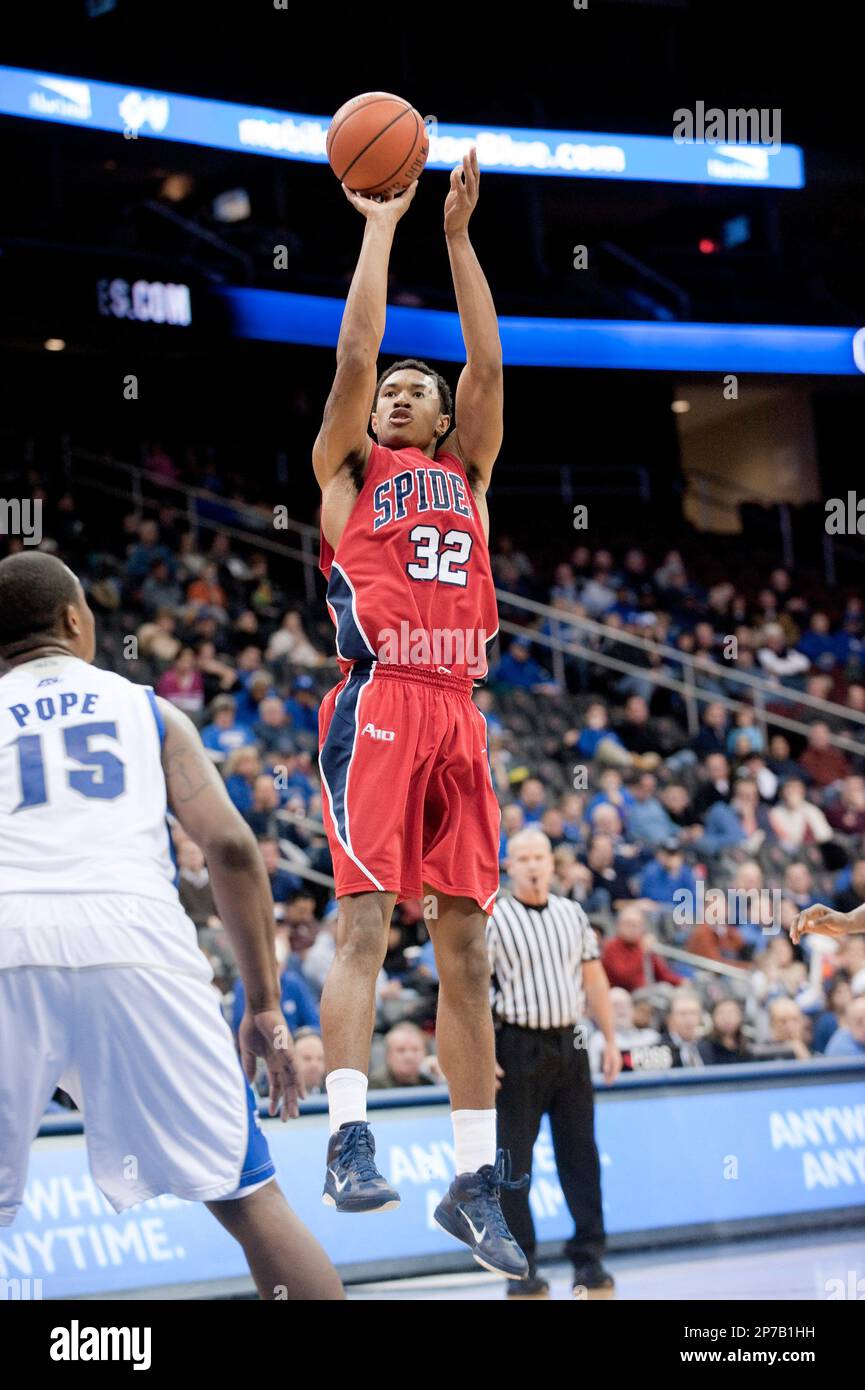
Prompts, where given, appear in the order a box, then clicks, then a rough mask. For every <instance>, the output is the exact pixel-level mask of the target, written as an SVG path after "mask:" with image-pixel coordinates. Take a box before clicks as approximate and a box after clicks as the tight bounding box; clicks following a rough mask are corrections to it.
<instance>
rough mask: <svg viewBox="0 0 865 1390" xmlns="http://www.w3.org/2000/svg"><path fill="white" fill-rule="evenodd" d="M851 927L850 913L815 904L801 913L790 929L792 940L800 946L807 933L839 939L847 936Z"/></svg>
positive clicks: (795, 944)
mask: <svg viewBox="0 0 865 1390" xmlns="http://www.w3.org/2000/svg"><path fill="white" fill-rule="evenodd" d="M851 927H852V923H851V921H850V913H849V912H836V911H835V909H834V908H833V907H824V905H823V903H813V904H812V905H811V907H806V908H805V911H804V912H800V913H799V916H798V917H797V918H796V920H795V922H794V923H793V925H792V927H791V928H790V939H791V941H792V942H793V945H794V946H798V944H799V942H800V941H801V940H802V937H803V936H804V935H805V933H806V932H813V933H815V934H816V935H817V936H833V937H839V936H846V935H847V934H848V932H849V931H850V930H851Z"/></svg>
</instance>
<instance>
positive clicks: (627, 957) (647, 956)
mask: <svg viewBox="0 0 865 1390" xmlns="http://www.w3.org/2000/svg"><path fill="white" fill-rule="evenodd" d="M653 944H654V942H653V939H652V937H650V936H649V933H648V928H647V924H646V914H645V912H644V911H643V909H642V907H640V906H639V904H637V903H633V904H631V905H629V906H625V907H623V908H621V910H620V911H619V913H618V916H617V917H616V935H615V936H614V937H611V938H609V939H608V940H607V941H605V942H604V946H603V950H602V951H601V960H602V962H603V966H604V969H605V971H606V972H607V977H608V979H609V981H610V984H611V985H618V986H619V987H620V988H621V989H626V990H628V991H629V992H632V991H633V990H635V989H643V988H644V987H645V986H646V985H651V984H657V983H660V984H668V985H679V984H681V982H682V977H681V976H680V975H677V974H676V972H675V971H674V970H671V969H670V968H669V966H668V965H667V964H666V962H665V961H664V959H663V957H662V956H659V955H656V954H655V953H654V952H653V951H652V949H651V947H652V945H653Z"/></svg>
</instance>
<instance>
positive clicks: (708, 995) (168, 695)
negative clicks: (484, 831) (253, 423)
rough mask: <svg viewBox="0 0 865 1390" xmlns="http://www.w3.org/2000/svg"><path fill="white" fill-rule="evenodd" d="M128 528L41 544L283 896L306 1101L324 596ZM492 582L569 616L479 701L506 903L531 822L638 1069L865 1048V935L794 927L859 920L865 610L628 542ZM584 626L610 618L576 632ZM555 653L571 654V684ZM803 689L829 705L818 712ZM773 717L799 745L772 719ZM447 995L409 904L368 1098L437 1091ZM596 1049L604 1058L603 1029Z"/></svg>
mask: <svg viewBox="0 0 865 1390" xmlns="http://www.w3.org/2000/svg"><path fill="white" fill-rule="evenodd" d="M118 534H119V538H118V542H117V544H116V545H114V546H113V547H111V546H108V545H106V546H105V547H103V548H101V549H96V548H95V547H93V546H92V545H90V544H88V543H87V541H86V525H85V521H84V519H83V518H81V517H79V515H78V504H77V502H76V500H75V498H74V497H72V496H71V495H68V496H67V497H66V498H64V499H63V502H62V505H60V506H58V507H57V508H56V509H55V512H54V527H53V528H52V527H51V526H50V525H49V527H48V529H47V535H46V540H45V541H44V542H43V544H45V545H46V546H47V547H49V548H52V547H53V548H55V549H56V550H58V552H59V553H61V555H64V556H66V555H68V556H69V558H70V559H71V560H73V561H74V562H75V563H76V565H77V568H78V570H79V572H80V574H81V577H82V580H83V582H84V583H85V587H86V588H87V590H88V594H89V597H90V600H91V603H92V605H93V607H94V608H95V610H96V611H97V616H98V619H99V632H100V643H101V645H100V651H99V655H98V658H97V659H98V660H99V661H100V663H101V664H113V665H114V666H115V667H116V669H118V670H120V671H121V672H122V673H124V674H127V675H130V676H131V677H132V678H133V679H138V680H144V681H148V682H150V683H152V684H153V685H154V686H155V688H156V690H157V691H158V693H159V694H160V695H162V696H164V698H165V699H167V700H170V701H172V702H173V703H174V704H176V705H177V706H178V707H179V708H181V709H183V710H185V711H186V713H187V714H189V715H190V716H191V717H192V719H193V720H194V721H195V722H196V724H197V725H198V726H199V727H200V729H201V734H202V739H203V742H204V745H205V748H206V749H207V751H208V754H209V756H210V757H211V758H212V759H213V761H214V763H215V764H216V765H217V766H218V767H219V768H220V771H221V773H222V775H223V777H224V779H225V784H226V787H227V790H228V793H229V795H230V797H231V799H232V801H233V802H234V804H235V805H236V806H237V808H238V810H239V812H240V813H241V815H242V816H243V817H244V818H245V820H246V821H247V822H248V824H249V825H250V826H251V828H252V829H253V831H254V833H255V835H256V838H257V840H258V843H259V846H260V849H261V854H262V858H263V861H264V863H265V866H266V868H267V872H268V875H269V877H270V882H271V887H272V890H273V898H274V904H275V919H276V942H277V953H278V958H279V962H280V967H281V972H282V974H281V979H282V1003H283V1010H284V1012H285V1015H286V1019H287V1021H288V1024H289V1026H290V1028H291V1030H292V1032H293V1034H294V1035H295V1038H296V1040H297V1041H298V1043H299V1044H300V1043H302V1044H303V1048H302V1055H303V1070H304V1075H305V1078H306V1080H307V1086H308V1089H310V1090H312V1091H315V1090H317V1089H321V1086H322V1084H323V1068H324V1062H323V1054H322V1051H321V1044H320V1038H319V1035H318V1026H319V1000H320V997H321V991H322V987H323V984H324V980H325V978H326V975H327V971H328V968H329V966H330V963H331V961H332V959H333V955H334V951H335V914H336V904H335V901H334V900H333V896H332V892H331V889H330V888H329V886H328V878H329V876H330V874H331V869H332V866H331V862H330V855H329V851H328V847H327V842H326V838H325V836H324V833H323V826H322V815H323V810H322V793H321V787H320V781H319V776H318V769H317V761H316V748H317V729H318V705H319V702H320V699H321V696H322V693H323V692H324V690H325V689H327V688H328V686H330V685H332V684H333V683H334V682H335V680H336V679H337V678H338V670H337V668H336V665H335V661H334V656H333V646H332V637H331V634H330V630H329V622H328V619H327V615H326V613H325V611H324V607H323V604H320V603H318V604H316V603H309V602H308V601H306V600H304V601H301V600H300V599H299V598H298V597H297V589H296V586H294V588H292V586H291V584H290V583H289V582H288V581H287V580H286V579H285V577H284V574H283V572H282V570H281V568H280V565H279V559H278V556H276V557H275V558H274V557H273V556H272V554H270V553H265V552H264V551H262V550H260V549H258V550H257V549H256V548H255V546H254V544H253V545H246V544H239V543H236V542H235V541H233V540H232V539H231V538H230V537H229V536H228V535H227V534H225V533H224V532H220V531H219V530H217V531H216V532H215V534H212V533H211V532H208V531H206V530H204V529H198V530H197V531H195V530H192V529H190V528H189V526H188V525H187V524H186V521H185V518H184V516H183V514H182V513H178V512H175V511H174V510H173V509H172V508H171V507H170V506H165V505H160V506H159V508H158V509H156V514H155V515H154V514H153V510H152V509H151V510H150V511H148V513H147V514H144V513H142V512H140V511H132V512H130V513H129V514H128V515H127V516H125V517H124V518H123V521H122V525H121V526H120V527H119V528H118ZM13 544H14V543H13ZM493 567H494V572H495V577H496V582H497V585H498V586H499V588H500V589H502V590H504V591H507V592H510V593H513V594H515V595H525V596H529V597H534V598H538V597H540V598H541V599H543V600H546V601H547V602H548V603H549V604H551V605H552V607H553V608H554V609H555V610H556V612H557V616H556V618H555V619H554V620H549V621H541V620H538V621H536V622H533V623H532V624H531V626H532V627H533V629H534V631H530V632H528V633H527V634H526V635H525V636H524V637H521V638H517V639H514V640H512V641H511V642H510V644H509V645H508V646H507V648H506V649H505V650H504V651H503V652H501V654H500V655H499V656H498V658H497V660H496V661H495V664H494V665H493V666H492V668H491V671H490V678H489V682H488V683H487V685H485V686H484V687H483V688H482V689H479V690H477V691H476V699H477V703H478V706H479V708H480V709H481V712H482V713H483V715H484V717H485V720H486V722H487V729H488V735H489V749H490V762H491V769H492V774H493V779H494V785H495V786H496V789H497V792H498V795H499V799H500V802H501V805H502V833H501V862H502V873H503V886H504V887H505V888H506V887H507V841H508V838H509V836H510V835H512V834H513V833H515V832H516V831H517V830H519V829H521V828H522V827H523V826H526V825H539V826H540V827H541V828H542V829H543V830H544V831H545V832H546V834H547V835H548V836H549V838H550V841H551V843H552V845H553V849H554V856H555V864H556V877H555V882H554V891H556V892H559V893H562V894H564V895H566V896H568V897H570V898H573V899H574V900H575V901H577V902H579V903H581V904H582V906H583V907H584V908H585V910H586V912H587V913H588V915H589V918H590V920H591V921H592V923H593V925H594V926H595V927H596V929H597V930H598V931H599V932H600V933H601V935H602V937H603V961H604V965H605V968H606V970H607V973H608V976H609V978H610V982H611V985H612V986H613V997H614V1002H615V1007H616V1019H617V1027H618V1032H619V1035H620V1039H619V1040H620V1046H621V1048H622V1051H623V1053H624V1054H625V1055H626V1067H631V1068H632V1069H637V1068H641V1067H642V1068H646V1067H662V1066H700V1065H714V1064H719V1063H728V1062H733V1061H736V1062H741V1061H746V1060H749V1059H755V1058H773V1057H784V1058H799V1059H804V1058H807V1057H810V1056H813V1055H815V1054H825V1055H828V1056H842V1055H856V1056H859V1055H865V938H862V937H858V938H857V937H853V938H850V939H849V940H847V941H846V942H844V943H841V944H838V943H835V942H832V941H827V940H826V939H824V938H817V937H808V938H806V939H805V940H804V942H803V944H802V946H801V947H796V948H794V947H793V946H792V945H791V943H790V939H789V936H788V935H787V928H789V926H790V923H791V922H792V920H793V918H794V917H795V915H796V913H797V912H798V911H800V910H801V909H802V908H803V907H806V906H808V905H810V904H811V903H813V902H815V901H818V900H819V901H822V902H825V903H828V904H831V905H834V906H837V907H840V908H843V909H845V910H846V909H848V908H849V907H850V906H853V905H856V904H858V903H859V902H860V901H862V899H863V897H865V746H863V750H862V753H861V754H859V753H857V752H856V751H844V750H842V749H839V748H838V747H837V746H836V744H835V742H834V739H833V735H834V734H835V733H837V732H838V731H840V730H841V729H842V726H843V725H844V720H843V717H842V713H843V707H846V710H847V711H852V712H854V713H855V712H863V713H865V681H863V674H865V605H863V603H862V600H860V599H858V598H855V597H851V598H844V597H840V598H839V600H838V602H837V604H836V605H835V606H834V607H833V608H832V609H831V610H830V609H828V608H827V609H823V608H817V609H814V608H812V607H811V605H810V604H809V602H808V600H807V598H806V597H805V596H804V595H803V594H802V593H800V592H799V591H798V590H797V586H796V585H795V583H794V581H793V579H792V577H791V576H790V575H789V574H788V573H787V572H786V571H785V570H775V571H774V572H773V573H771V574H770V575H769V576H768V579H767V580H766V582H765V585H764V586H763V587H762V588H758V589H757V590H756V592H755V593H754V594H753V595H746V594H745V593H743V592H740V591H739V590H738V589H737V588H736V586H735V585H734V584H733V583H731V582H723V583H716V584H713V585H710V586H709V587H703V586H702V585H701V584H700V582H699V581H698V580H697V579H696V578H694V577H693V576H692V575H691V574H690V573H689V571H688V569H687V568H686V565H685V563H684V561H683V559H682V557H681V555H679V554H678V553H677V552H669V553H668V554H666V555H665V556H664V557H663V558H662V559H661V561H660V563H658V564H656V565H655V566H654V567H653V566H652V564H651V563H650V560H649V557H648V555H647V554H646V552H645V551H643V550H639V549H630V550H628V551H627V552H626V553H625V554H624V555H623V556H622V558H621V560H620V561H617V560H616V559H615V558H614V556H613V555H612V553H611V552H610V551H608V550H594V551H592V550H591V549H590V548H589V547H588V546H584V545H581V546H578V547H577V549H576V550H575V551H574V553H573V554H572V556H571V557H570V559H569V560H567V561H563V562H562V563H560V564H558V565H557V566H556V567H555V571H554V573H553V575H552V581H553V582H552V584H551V586H550V585H548V584H547V583H546V582H545V580H544V577H543V574H542V572H541V570H540V569H539V568H537V566H536V564H535V563H534V562H533V561H532V560H531V559H530V558H529V556H528V555H526V554H524V553H522V552H521V551H519V550H518V549H517V548H516V546H515V545H514V544H513V543H512V542H511V541H510V540H509V539H508V538H506V537H505V538H502V539H501V540H500V541H499V543H498V545H497V547H496V549H495V551H494V554H493ZM558 614H560V615H561V616H558ZM583 618H586V619H590V620H591V622H592V624H596V625H597V626H593V627H591V628H590V629H589V631H588V634H587V631H586V629H585V628H584V627H582V626H579V625H578V620H580V619H583ZM623 633H630V634H634V635H639V636H646V637H650V638H653V639H655V641H656V642H657V643H659V644H661V645H663V646H664V647H665V648H666V652H665V653H661V652H658V653H653V652H651V651H647V650H646V649H644V648H636V647H634V646H633V645H629V644H625V643H624V642H622V640H621V637H622V634H623ZM547 636H555V637H558V638H559V639H561V640H565V641H567V640H568V638H569V637H571V638H573V639H574V640H577V641H579V642H580V644H581V646H582V647H583V648H584V651H583V652H582V653H581V654H579V655H573V656H572V655H568V656H566V657H565V659H564V661H563V663H562V668H561V670H560V671H559V672H558V676H557V675H555V674H554V672H553V670H552V669H551V667H552V663H551V662H550V658H549V648H548V647H545V646H544V638H545V637H547ZM597 654H600V655H606V656H614V657H618V658H621V659H622V660H623V661H625V662H627V663H629V664H630V665H632V666H634V667H636V668H637V672H636V673H634V672H631V673H629V674H622V673H621V672H620V671H618V670H617V669H616V668H614V667H609V666H607V665H605V664H603V663H602V662H599V661H597V660H595V659H594V658H595V656H596V655H597ZM686 657H692V658H694V664H693V668H692V680H693V683H694V684H695V685H696V687H697V688H699V689H700V691H701V692H702V696H703V698H702V700H701V702H700V705H699V708H700V719H699V728H698V729H697V730H696V731H694V729H693V728H689V727H688V721H687V713H688V710H687V706H686V703H685V701H684V699H683V697H682V695H681V692H678V691H677V690H675V689H671V688H669V687H665V686H664V685H658V684H656V682H655V680H654V679H653V678H654V677H655V676H657V675H659V674H660V675H663V676H666V677H668V678H670V679H672V680H674V681H675V680H681V679H682V676H683V670H684V661H683V659H684V658H686ZM736 671H738V672H742V671H744V672H746V673H748V672H750V673H753V674H756V675H760V676H763V677H764V678H766V679H767V680H768V681H769V682H770V683H771V689H770V691H769V693H768V696H767V699H766V701H765V703H764V707H763V708H758V707H757V706H755V705H752V704H750V703H749V702H748V700H747V698H746V699H745V702H744V707H743V708H741V709H739V710H738V711H735V712H734V711H731V710H730V709H729V708H728V707H727V705H726V704H725V700H726V699H729V698H731V697H732V698H734V699H737V700H742V698H743V690H742V687H741V685H739V684H737V683H736V682H735V680H734V679H733V675H734V673H735V672H736ZM745 694H746V695H747V692H745ZM803 695H806V696H814V697H817V698H818V699H819V700H823V701H829V702H832V703H833V704H834V705H837V706H841V707H842V711H833V710H826V711H824V710H818V711H817V713H818V714H819V717H815V709H814V707H813V706H811V705H810V704H809V703H807V702H806V701H804V700H803V699H802V696H803ZM781 714H784V715H786V716H787V717H788V718H792V719H796V720H799V721H801V722H803V723H805V724H807V725H808V732H807V735H804V734H803V735H799V734H793V733H791V732H790V731H785V730H784V729H783V728H781V727H780V726H778V725H777V724H773V716H776V715H781ZM847 731H848V732H849V730H847ZM172 835H173V839H174V844H175V850H176V855H177V862H178V873H179V889H180V895H181V900H182V902H183V904H184V906H185V908H186V910H187V912H188V913H189V915H190V916H191V918H192V920H193V921H194V922H195V924H196V927H197V929H198V932H199V941H200V945H201V948H202V949H203V950H204V951H205V952H206V954H207V955H208V957H209V959H210V960H211V963H212V965H213V968H214V973H215V982H216V985H217V987H218V988H219V989H220V990H221V991H222V994H223V996H224V1003H225V1010H226V1015H227V1017H228V1018H229V1019H230V1020H231V1022H232V1024H233V1026H234V1027H236V1026H237V1023H238V1021H239V1018H240V1016H241V1013H242V1008H243V989H242V985H241V984H240V982H239V980H238V978H237V971H236V964H235V961H234V957H233V953H232V951H231V947H230V943H229V942H228V939H227V937H226V934H225V932H224V931H223V929H222V927H221V925H220V922H219V917H218V913H217V910H216V906H215V903H214V902H213V898H212V894H211V890H210V882H209V875H208V871H207V866H206V864H205V862H204V859H203V856H202V854H201V851H200V850H199V849H198V847H197V846H196V845H195V844H193V843H192V842H191V841H190V840H189V839H188V837H186V836H185V835H184V834H183V832H182V830H181V829H180V827H179V826H178V825H176V824H175V825H174V826H173V828H172ZM436 992H437V977H436V970H435V960H434V957H433V953H432V949H431V943H430V940H429V935H428V933H427V931H426V928H425V925H424V905H423V904H422V903H420V902H416V901H413V902H406V903H402V904H400V905H399V906H398V908H397V909H396V912H395V915H394V921H393V925H392V927H391V932H390V940H389V944H388V950H387V955H386V957H385V960H384V964H383V967H382V970H381V973H380V976H379V980H378V984H377V1019H376V1038H375V1041H374V1048H373V1065H372V1084H373V1085H374V1086H375V1085H381V1086H401V1085H403V1086H405V1085H424V1084H429V1083H430V1082H433V1081H436V1080H440V1079H441V1075H440V1072H439V1070H438V1066H437V1062H436V1058H435V1043H434V1032H435V1007H436ZM587 1043H588V1046H589V1048H590V1054H591V1056H592V1058H593V1059H595V1060H597V1059H598V1058H599V1056H600V1052H599V1047H598V1043H597V1039H596V1036H593V1034H592V1030H591V1028H589V1029H588V1031H587Z"/></svg>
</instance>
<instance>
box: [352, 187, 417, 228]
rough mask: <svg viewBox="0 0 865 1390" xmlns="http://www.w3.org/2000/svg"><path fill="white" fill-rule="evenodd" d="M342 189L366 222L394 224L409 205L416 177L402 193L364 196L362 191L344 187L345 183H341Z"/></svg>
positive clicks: (402, 215)
mask: <svg viewBox="0 0 865 1390" xmlns="http://www.w3.org/2000/svg"><path fill="white" fill-rule="evenodd" d="M342 191H343V193H344V194H345V196H346V198H348V201H349V202H350V203H351V205H352V207H355V208H357V210H358V212H359V213H361V214H362V215H363V216H364V217H365V218H366V220H367V222H378V223H381V225H382V226H395V225H396V223H397V222H398V221H399V219H400V218H401V217H404V216H405V214H406V213H407V212H408V209H409V207H410V206H411V203H412V200H413V198H414V195H415V193H416V192H417V179H415V180H414V182H413V183H410V184H409V186H408V188H407V189H406V190H405V192H404V193H394V194H390V195H385V194H378V195H377V196H376V197H374V198H365V197H364V195H363V194H362V193H354V192H353V191H352V190H351V189H350V188H346V186H345V184H343V185H342Z"/></svg>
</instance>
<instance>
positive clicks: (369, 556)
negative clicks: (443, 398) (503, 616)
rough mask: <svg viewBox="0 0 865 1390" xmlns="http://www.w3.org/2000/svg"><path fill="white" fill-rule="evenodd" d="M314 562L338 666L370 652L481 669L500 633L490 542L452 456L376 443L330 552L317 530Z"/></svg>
mask: <svg viewBox="0 0 865 1390" xmlns="http://www.w3.org/2000/svg"><path fill="white" fill-rule="evenodd" d="M321 568H322V571H323V573H324V575H325V577H326V578H327V581H328V586H327V606H328V608H329V610H330V615H331V617H332V618H333V621H334V624H335V626H336V651H337V657H338V659H339V663H340V666H341V668H342V670H343V671H344V672H346V671H347V670H348V669H349V668H350V667H351V666H352V665H353V664H354V663H355V662H357V661H370V660H375V661H379V662H382V663H385V664H389V665H397V666H413V667H416V668H420V669H427V670H432V671H438V672H440V673H442V674H452V675H455V676H456V675H459V676H470V677H472V678H473V679H476V680H478V679H481V678H482V677H483V676H485V675H486V672H487V647H488V645H489V643H491V642H492V640H493V638H494V637H495V635H496V633H497V631H498V614H497V610H496V598H495V590H494V588H493V578H492V571H491V569H490V557H489V548H488V546H487V541H486V537H485V536H484V531H483V524H482V522H481V518H480V515H479V514H478V509H477V506H476V503H475V499H474V497H473V496H472V491H471V488H470V486H469V482H468V478H467V477H466V471H465V468H464V466H463V464H462V462H461V461H460V459H458V458H457V457H456V456H455V455H454V454H449V453H446V452H442V453H439V454H438V456H437V457H436V458H434V459H431V458H429V457H428V456H427V455H426V454H425V453H423V451H422V450H421V449H419V448H417V446H416V445H410V446H409V447H408V448H405V449H386V448H385V447H384V446H383V445H380V444H375V443H374V444H373V446H372V450H371V452H370V456H369V461H368V463H367V466H366V474H365V477H364V483H363V487H362V488H361V490H360V493H359V494H358V497H357V501H356V502H355V504H354V509H353V511H352V513H351V516H350V517H349V519H348V523H347V524H346V527H345V530H344V531H343V533H342V536H341V537H340V541H339V544H338V546H337V548H336V552H335V553H334V550H333V547H332V546H331V545H330V544H329V542H328V541H327V540H325V537H324V534H323V533H322V537H321Z"/></svg>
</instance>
